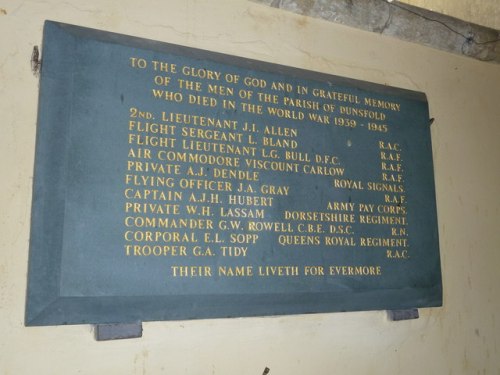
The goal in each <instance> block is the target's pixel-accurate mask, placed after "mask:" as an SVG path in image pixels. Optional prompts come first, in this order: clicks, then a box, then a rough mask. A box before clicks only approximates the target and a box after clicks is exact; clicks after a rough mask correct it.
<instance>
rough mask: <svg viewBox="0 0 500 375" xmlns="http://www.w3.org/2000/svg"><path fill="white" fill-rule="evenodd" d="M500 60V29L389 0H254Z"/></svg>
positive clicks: (486, 58) (437, 47)
mask: <svg viewBox="0 0 500 375" xmlns="http://www.w3.org/2000/svg"><path fill="white" fill-rule="evenodd" d="M251 1H253V2H256V3H260V4H265V5H268V6H271V7H274V8H279V9H283V10H287V11H292V12H294V13H298V14H302V15H305V16H309V17H315V18H321V19H323V20H327V21H330V22H335V23H339V24H342V25H345V26H350V27H355V28H358V29H362V30H366V31H371V32H375V33H379V34H383V35H389V36H392V37H396V38H399V39H402V40H405V41H409V42H414V43H419V44H422V45H425V46H428V47H432V48H436V49H440V50H444V51H447V52H452V53H455V54H458V55H462V56H467V57H471V58H474V59H477V60H481V61H485V62H492V63H497V64H500V31H498V30H494V29H490V28H487V27H483V26H479V25H475V24H471V23H468V22H465V21H462V20H459V19H456V18H453V17H449V16H445V15H443V14H439V13H435V12H432V11H429V10H426V9H422V8H417V7H414V6H410V5H407V4H404V3H400V2H398V1H391V2H389V1H387V0H355V1H353V0H251Z"/></svg>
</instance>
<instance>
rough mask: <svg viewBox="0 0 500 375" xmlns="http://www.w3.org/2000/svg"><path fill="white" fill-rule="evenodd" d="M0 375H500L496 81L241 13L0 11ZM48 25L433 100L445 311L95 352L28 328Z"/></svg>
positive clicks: (104, 4) (5, 6) (263, 12)
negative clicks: (42, 57)
mask: <svg viewBox="0 0 500 375" xmlns="http://www.w3.org/2000/svg"><path fill="white" fill-rule="evenodd" d="M0 8H1V9H0V35H1V36H0V116H1V122H0V129H1V130H0V168H1V169H0V171H1V176H2V180H1V183H0V207H1V211H0V224H1V225H0V334H1V339H0V374H4V375H23V374H37V375H45V374H47V375H59V374H61V375H62V374H64V375H70V374H90V375H94V374H106V375H114V374H116V375H124V374H133V375H139V374H239V375H260V374H262V372H263V371H264V368H265V367H266V366H267V367H269V368H270V370H271V372H270V375H277V374H286V375H293V374H301V375H302V374H318V375H322V374H325V375H326V374H375V375H377V374H436V375H443V374H454V375H456V374H474V375H475V374H488V375H489V374H500V351H499V346H500V314H499V311H500V288H499V285H500V272H499V269H500V251H499V244H500V230H499V227H498V223H499V222H500V199H499V190H500V189H499V187H500V168H499V166H498V163H499V162H500V105H499V99H498V98H499V96H500V66H499V65H492V64H491V65H490V64H486V63H481V62H478V61H475V60H469V59H466V58H462V57H458V56H455V55H452V54H447V53H444V52H440V51H436V50H433V49H429V48H425V47H421V46H418V45H414V44H409V43H404V42H401V41H399V40H395V39H390V38H388V37H383V36H380V35H376V34H373V33H366V32H362V31H359V30H355V29H350V28H346V27H341V26H338V25H334V24H332V23H327V22H322V21H320V20H316V19H312V18H305V17H302V16H298V15H295V14H292V13H290V12H282V11H279V10H276V9H273V8H270V7H267V6H261V5H258V4H255V3H252V2H247V1H242V0H226V1H222V0H217V1H215V0H199V1H195V0H186V1H141V2H138V1H130V0H124V1H119V2H118V1H103V0H87V1H86V2H85V3H84V2H80V1H76V0H67V1H64V2H60V1H56V0H45V1H14V0H7V1H3V2H2V3H1V4H0ZM45 19H53V20H58V21H62V22H66V23H73V24H79V25H83V26H88V27H95V28H100V29H105V30H109V31H114V32H119V33H127V34H132V35H136V36H140V37H146V38H151V39H156V40H162V41H166V42H171V43H177V44H183V45H187V46H193V47H199V48H203V49H209V50H214V51H219V52H224V53H228V54H234V55H239V56H247V57H251V58H255V59H260V60H265V61H270V62H275V63H280V64H286V65H293V66H297V67H300V68H305V69H311V70H317V71H322V72H327V73H331V74H337V75H343V76H347V77H352V78H357V79H362V80H368V81H373V82H377V83H381V84H388V85H392V86H398V87H403V88H408V89H412V90H419V91H423V92H425V93H427V95H428V99H429V103H430V110H431V116H432V117H435V118H436V121H435V122H434V124H433V125H432V138H433V143H434V157H435V159H434V160H435V170H436V184H437V200H438V216H439V222H440V224H439V229H440V236H441V239H440V241H441V257H442V263H443V278H444V307H443V308H437V309H422V310H421V311H420V313H421V318H420V319H418V320H414V321H405V322H398V323H392V322H389V321H388V320H387V318H386V314H385V313H384V312H360V313H337V314H318V315H308V316H286V317H272V318H247V319H230V320H223V319H222V320H208V321H182V322H154V323H145V324H144V337H143V338H142V339H135V340H122V341H115V342H101V343H98V342H95V341H94V339H93V336H92V328H91V327H90V326H86V325H83V326H59V327H42V328H25V327H24V326H23V319H24V302H25V289H26V272H27V261H28V239H29V223H30V205H31V186H32V170H33V161H34V144H35V128H36V113H37V96H38V80H37V78H35V77H34V76H33V74H32V73H31V71H30V63H29V59H30V55H31V50H32V48H33V45H40V43H41V37H42V25H43V21H44V20H45Z"/></svg>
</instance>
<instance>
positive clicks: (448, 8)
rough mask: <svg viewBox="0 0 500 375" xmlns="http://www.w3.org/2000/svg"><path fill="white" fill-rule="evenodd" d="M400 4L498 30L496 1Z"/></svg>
mask: <svg viewBox="0 0 500 375" xmlns="http://www.w3.org/2000/svg"><path fill="white" fill-rule="evenodd" d="M402 2H403V3H407V4H411V5H414V6H417V7H420V8H425V9H429V10H432V11H433V12H437V13H443V14H446V15H447V16H451V17H455V18H458V19H461V20H464V21H467V22H471V23H475V24H478V25H482V26H486V27H491V28H492V29H496V30H500V3H499V2H498V0H402Z"/></svg>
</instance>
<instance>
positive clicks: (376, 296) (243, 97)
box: [25, 21, 442, 326]
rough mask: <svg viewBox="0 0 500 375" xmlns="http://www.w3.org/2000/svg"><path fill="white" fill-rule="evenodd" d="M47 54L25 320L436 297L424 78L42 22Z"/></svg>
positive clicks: (347, 307) (108, 318)
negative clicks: (291, 63) (396, 78)
mask: <svg viewBox="0 0 500 375" xmlns="http://www.w3.org/2000/svg"><path fill="white" fill-rule="evenodd" d="M42 52H43V59H42V69H41V82H40V94H39V110H38V128H37V141H36V156H35V174H34V187H33V204H32V222H31V238H30V257H29V275H28V276H29V279H28V291H27V305H26V317H25V323H26V325H28V326H40V325H60V324H89V323H90V324H113V323H130V322H138V321H154V320H184V319H201V318H226V317H245V316H268V315H283V314H304V313H322V312H339V311H359V310H406V309H415V308H420V307H435V306H440V305H441V304H442V285H441V270H440V256H439V241H438V230H437V215H436V203H435V191H434V174H433V173H434V172H433V165H432V147H431V140H430V130H429V115H428V106H427V101H426V97H425V95H424V94H423V93H420V92H415V91H410V90H405V89H399V88H394V87H389V86H386V85H380V84H374V83H369V82H364V81H359V80H353V79H348V78H343V77H338V76H334V75H330V74H325V73H319V72H314V71H307V70H303V69H298V68H292V67H288V66H281V65H276V64H271V63H266V62H262V61H255V60H251V59H247V58H242V57H236V56H229V55H225V54H220V53H214V52H209V51H204V50H199V49H194V48H188V47H184V46H178V45H173V44H168V43H163V42H157V41H151V40H146V39H141V38H137V37H131V36H125V35H119V34H115V33H110V32H104V31H99V30H93V29H88V28H83V27H79V26H73V25H67V24H63V23H58V22H52V21H47V22H46V23H45V27H44V39H43V49H42ZM173 66H176V68H175V69H173ZM210 85H212V86H210ZM208 90H210V91H208ZM134 111H135V112H134ZM224 120H225V121H224ZM153 123H154V124H156V125H155V126H154V127H153V126H151V124H153ZM221 123H222V124H223V125H221ZM146 124H149V125H146ZM217 124H219V125H217ZM224 124H225V125H226V127H225V128H224V126H225V125H224ZM141 126H142V130H140V127H141ZM211 126H212V127H213V128H211ZM217 126H219V127H220V128H217ZM153 128H155V129H156V131H153ZM148 129H149V130H148ZM158 129H162V130H160V132H163V133H162V134H161V136H158V131H159V130H158ZM148 131H149V132H148ZM147 137H149V138H147ZM155 137H156V138H155ZM207 145H208V146H207ZM209 146H210V147H211V148H210V147H209ZM236 146H240V147H239V148H236ZM161 152H163V154H161ZM169 152H172V157H171V158H170V156H167V153H169ZM202 154H204V155H205V156H204V157H205V159H206V160H208V161H207V162H206V163H205V162H202V161H200V160H202V159H201V156H200V155H202ZM175 155H177V156H175ZM179 155H181V156H179ZM189 155H195V156H196V155H198V156H196V158H194V159H193V160H195V161H194V162H189V160H188V159H186V158H188V157H189ZM209 156H212V159H213V160H215V159H214V157H220V159H221V160H226V162H221V163H222V164H216V162H212V163H211V162H210V160H211V159H210V158H209ZM176 157H177V159H176ZM224 158H226V159H224ZM167 162H168V163H169V165H173V166H171V167H169V168H171V169H169V170H168V171H166V168H167V165H166V163H167ZM138 163H142V164H138ZM148 163H149V164H148ZM154 163H156V164H155V165H156V167H154V165H153V164H154ZM214 163H215V164H214ZM224 163H225V164H224ZM139 165H140V168H139ZM148 168H149V169H148ZM160 171H161V177H162V179H161V181H163V184H164V185H163V186H162V187H158V186H155V188H152V187H151V186H153V178H156V177H158V175H159V173H160ZM238 171H239V172H240V173H239V174H238ZM141 181H142V182H141ZM154 181H156V182H155V184H159V182H158V181H160V180H159V179H155V180H154ZM148 183H150V185H149V188H148V186H145V185H148ZM271 187H272V188H271ZM127 189H128V190H127ZM146 191H147V192H148V193H147V194H146V193H145V192H146ZM153 191H155V193H153ZM153 195H155V197H153ZM159 197H162V198H161V200H160V198H159ZM238 197H245V198H243V199H242V200H240V199H239V198H238ZM235 202H236V203H235ZM238 202H239V203H238ZM167 203H168V206H167ZM247 203H249V205H248V204H247ZM160 204H162V205H164V206H160ZM188 206H189V207H192V208H191V209H188V208H187V207H188ZM160 207H161V208H162V209H161V210H159V208H160ZM148 210H149V211H148ZM148 214H149V215H150V216H149V217H147V216H148ZM128 218H131V219H128ZM137 218H139V219H137ZM146 219H150V220H149V221H148V220H146ZM153 219H154V220H153ZM181 219H184V223H187V222H188V220H195V221H193V223H194V224H193V226H192V227H191V228H186V225H187V224H186V225H184V229H183V230H179V229H178V228H179V226H180V225H181V224H179V223H182V221H181ZM162 220H163V221H162ZM168 220H170V221H168ZM176 220H177V221H176ZM144 222H155V223H163V224H162V225H163V226H164V227H163V229H161V230H160V229H158V227H155V228H152V227H151V226H150V227H148V228H146V229H145V228H144V225H146V224H143V223H144ZM222 222H223V223H224V224H221V223H222ZM165 223H170V224H165ZM174 223H175V224H174ZM266 223H267V224H266ZM169 225H170V227H169ZM228 226H229V227H228ZM231 226H232V227H231ZM266 228H267V229H266ZM141 246H142V247H141ZM148 246H149V247H148ZM155 246H156V247H155ZM144 249H149V250H148V251H149V252H146V251H145V250H144ZM152 249H153V250H152ZM154 249H158V254H154ZM152 254H153V255H154V256H152Z"/></svg>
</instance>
